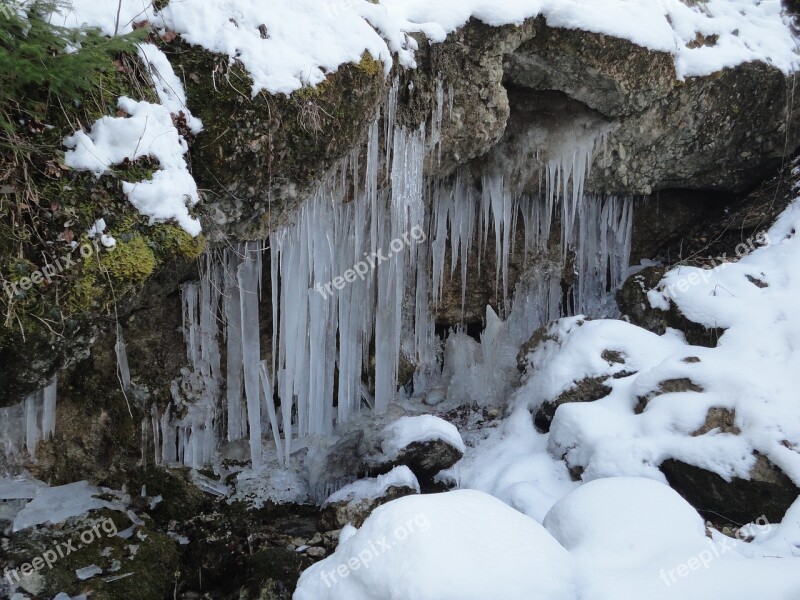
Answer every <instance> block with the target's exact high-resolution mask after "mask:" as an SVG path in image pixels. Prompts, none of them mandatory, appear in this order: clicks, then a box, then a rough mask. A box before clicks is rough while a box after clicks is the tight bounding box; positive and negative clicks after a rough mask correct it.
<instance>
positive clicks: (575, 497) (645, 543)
mask: <svg viewBox="0 0 800 600" xmlns="http://www.w3.org/2000/svg"><path fill="white" fill-rule="evenodd" d="M623 523H624V527H623V526H621V524H623ZM543 525H544V527H545V528H546V529H547V530H548V531H549V532H550V533H551V534H552V535H553V537H555V538H556V539H557V540H558V541H559V543H561V545H562V546H564V547H565V548H566V549H567V550H569V551H570V552H572V553H573V555H575V556H577V557H580V558H581V560H584V561H585V562H586V563H587V564H592V565H595V566H601V567H603V568H609V569H616V568H629V567H635V566H642V565H647V564H648V563H652V562H657V561H659V560H663V558H664V557H665V556H669V555H670V553H673V552H676V553H677V554H678V555H680V553H681V552H684V553H685V552H686V550H687V548H688V549H690V550H692V549H694V548H695V546H696V547H697V550H700V549H702V547H703V545H704V544H705V542H704V540H706V537H705V524H704V523H703V519H702V518H701V517H700V515H698V514H697V511H695V510H694V509H693V508H692V507H691V506H689V504H687V503H686V501H685V500H684V499H683V498H681V497H680V496H679V495H678V493H677V492H675V491H674V490H672V489H671V488H670V487H668V486H666V485H664V484H662V483H658V482H655V481H652V480H649V479H641V478H635V477H615V478H611V479H598V480H595V481H592V482H589V483H587V484H586V485H583V486H581V487H579V488H578V489H576V490H575V491H574V492H572V493H571V494H569V495H568V496H567V497H565V498H563V499H561V500H559V501H558V502H557V503H556V504H555V506H553V508H551V509H550V511H549V512H548V513H547V516H546V517H545V519H544V521H543ZM632 532H636V536H633V535H631V534H632ZM690 553H692V552H691V551H690Z"/></svg>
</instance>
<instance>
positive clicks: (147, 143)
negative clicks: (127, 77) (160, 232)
mask: <svg viewBox="0 0 800 600" xmlns="http://www.w3.org/2000/svg"><path fill="white" fill-rule="evenodd" d="M118 105H119V108H120V109H121V110H122V111H124V112H125V113H127V115H129V116H127V117H109V116H106V117H102V118H101V119H99V120H98V121H96V122H95V123H94V124H93V125H92V129H91V131H90V132H89V133H88V134H87V133H85V132H84V131H77V132H75V133H74V134H73V135H71V136H68V137H67V138H65V140H64V145H65V146H66V147H67V148H69V150H68V151H67V153H66V155H65V157H64V163H65V164H66V165H67V166H68V167H71V168H73V169H77V170H81V171H91V172H93V173H94V174H95V176H96V177H98V178H99V177H100V176H102V175H103V174H105V173H107V172H108V171H109V170H110V168H111V167H112V166H114V165H119V164H121V163H122V162H123V161H125V160H126V159H128V160H129V161H131V162H133V161H135V160H138V159H140V158H142V157H145V156H149V157H152V158H154V159H155V160H156V161H158V163H159V170H157V171H156V172H155V173H154V175H153V177H152V178H151V179H149V180H146V181H140V182H135V183H131V182H123V184H122V190H123V192H124V193H125V195H126V196H127V197H128V200H130V202H131V204H133V205H134V206H135V207H136V208H137V209H138V210H139V212H141V213H142V214H143V215H146V216H148V217H150V220H151V222H164V221H168V220H172V219H174V220H176V221H177V222H178V224H179V225H180V226H181V227H183V228H184V229H185V230H186V231H187V232H188V233H190V234H191V235H193V236H196V235H198V234H199V233H200V222H199V221H198V220H197V219H195V218H194V217H192V216H190V214H189V210H188V207H192V206H195V205H196V204H197V203H198V202H199V201H200V199H199V197H198V192H197V185H196V184H195V182H194V179H193V178H192V176H191V174H190V173H189V168H188V166H187V164H186V161H185V160H184V158H183V155H184V154H186V152H188V150H189V147H188V145H187V144H186V140H184V139H183V137H182V136H181V135H180V134H179V133H178V130H177V129H176V128H175V125H174V124H173V122H172V115H171V114H170V112H169V110H168V109H167V108H165V107H164V106H161V105H158V104H151V103H149V102H137V101H136V100H132V99H131V98H127V97H124V96H123V97H122V98H120V99H119V103H118Z"/></svg>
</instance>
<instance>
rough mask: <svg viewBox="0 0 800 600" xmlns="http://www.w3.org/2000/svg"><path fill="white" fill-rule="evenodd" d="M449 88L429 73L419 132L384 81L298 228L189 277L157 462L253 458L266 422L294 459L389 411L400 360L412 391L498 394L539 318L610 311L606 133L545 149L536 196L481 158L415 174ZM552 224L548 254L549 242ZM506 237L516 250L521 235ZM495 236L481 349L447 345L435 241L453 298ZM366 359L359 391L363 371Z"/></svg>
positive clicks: (625, 235) (612, 219) (623, 229)
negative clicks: (473, 165) (226, 445)
mask: <svg viewBox="0 0 800 600" xmlns="http://www.w3.org/2000/svg"><path fill="white" fill-rule="evenodd" d="M444 89H445V88H444V85H443V84H442V83H441V82H440V83H439V85H438V86H437V100H438V105H437V107H436V109H435V111H434V113H433V115H432V118H431V122H430V125H429V127H426V126H425V125H423V126H421V127H420V128H419V129H416V130H413V131H409V130H407V129H405V128H403V127H402V126H399V125H398V124H397V123H396V122H395V117H396V114H397V98H398V91H399V90H398V83H397V82H395V84H394V85H393V87H392V89H391V92H390V96H389V100H388V102H387V104H386V106H385V107H384V108H383V110H382V111H381V113H380V114H378V115H376V117H375V120H374V121H373V123H372V125H371V127H370V129H369V135H368V141H367V145H366V148H365V149H362V150H361V151H358V150H357V151H354V152H353V153H351V154H350V155H349V156H348V157H346V158H345V159H344V160H343V161H342V162H341V164H340V165H339V166H338V167H337V168H336V169H335V170H334V172H333V173H332V174H331V175H330V177H328V178H327V180H326V181H325V182H324V183H323V184H322V185H320V187H319V188H318V189H317V190H316V191H315V192H314V193H313V195H312V196H311V198H309V199H308V200H307V201H306V202H305V203H303V205H302V207H301V208H300V209H299V211H298V213H297V214H296V216H295V219H294V222H293V223H292V224H289V225H287V226H285V227H283V228H281V229H279V230H278V231H276V232H275V233H274V234H273V235H272V236H271V238H270V240H269V243H268V245H267V244H266V243H265V242H250V243H246V244H240V245H238V246H236V247H233V248H229V249H227V250H226V251H224V252H223V253H221V254H220V255H219V256H217V257H216V259H215V260H214V261H212V260H209V262H208V264H207V265H206V273H205V275H204V277H203V279H202V281H201V282H200V283H199V284H187V285H186V286H185V287H184V290H183V299H184V312H185V327H184V328H185V331H186V341H187V349H188V356H189V362H190V365H191V369H190V370H189V371H188V372H186V373H184V374H183V376H182V378H180V379H179V380H178V381H176V384H175V386H174V390H173V400H174V403H175V407H176V410H172V411H170V410H168V411H167V412H165V413H164V414H158V411H156V409H155V407H154V408H153V414H152V424H153V432H154V436H155V439H156V442H157V443H156V446H157V451H156V461H157V462H182V463H184V464H191V465H194V466H197V465H200V464H202V463H203V462H204V461H207V460H208V459H209V458H210V456H211V454H212V453H213V450H214V446H215V444H216V443H217V441H218V440H220V439H226V440H227V441H228V442H235V441H237V440H247V441H248V442H249V450H250V458H251V461H252V464H253V466H254V467H257V466H259V465H260V464H262V462H263V461H264V460H265V456H269V458H272V457H271V456H270V455H268V454H267V455H265V454H264V452H263V447H262V444H263V443H264V440H263V439H262V438H263V436H264V435H265V434H266V430H267V429H269V430H270V431H271V434H272V435H271V438H272V442H271V443H270V444H269V445H270V446H272V443H274V453H275V456H274V458H275V459H277V460H278V461H279V462H280V463H282V464H288V462H289V459H290V457H291V455H292V452H293V451H294V450H296V449H298V448H301V447H304V446H305V445H306V444H307V443H308V441H309V440H310V439H313V437H315V436H328V435H330V434H331V433H332V431H333V428H334V426H335V425H337V424H340V423H344V422H346V421H348V420H350V419H352V418H353V417H354V415H355V414H356V413H358V412H359V411H360V410H361V409H362V407H363V406H369V407H370V408H371V409H373V410H374V411H375V412H377V413H382V412H384V411H385V410H386V409H387V407H388V405H389V404H390V403H391V402H392V401H393V400H394V399H395V397H396V394H397V388H398V369H399V364H400V359H401V355H402V356H405V357H406V358H407V359H408V360H410V361H411V362H413V363H414V364H415V366H416V373H415V376H414V382H413V385H414V393H415V395H418V396H419V395H422V394H424V392H425V390H426V389H432V388H434V387H436V386H439V387H444V388H447V389H448V390H449V391H448V393H447V396H448V397H460V398H464V399H469V398H472V399H473V400H475V401H481V402H493V401H496V400H501V399H502V398H503V395H504V394H505V389H506V386H507V385H508V382H509V381H513V377H512V376H510V375H509V372H510V371H514V372H515V357H516V352H517V350H518V348H519V346H520V344H521V343H523V342H524V341H526V340H527V339H528V338H529V337H530V335H531V334H532V333H533V331H534V330H535V329H536V327H538V326H539V325H541V324H543V323H545V322H547V321H548V320H551V319H554V318H557V317H559V316H561V315H562V314H570V313H573V312H586V313H594V312H595V311H601V310H603V309H604V302H605V301H606V300H607V298H608V295H609V292H611V291H612V290H613V289H614V288H615V287H616V286H617V285H618V284H619V283H621V281H622V277H623V276H624V272H625V269H626V268H627V265H628V257H629V252H630V250H629V248H630V237H631V223H632V202H631V201H630V199H618V198H613V197H610V198H594V197H585V195H584V190H583V188H584V182H585V181H586V179H587V177H588V175H589V169H590V167H591V165H592V162H593V157H594V153H595V152H596V150H597V149H598V148H599V147H600V145H601V144H603V143H604V141H605V138H604V135H605V134H604V132H602V131H600V132H594V133H591V134H584V135H583V137H582V138H580V137H578V136H573V137H572V138H567V139H568V142H566V143H564V144H563V147H561V146H559V147H558V148H555V149H554V148H549V151H550V155H555V158H552V159H551V160H550V161H549V162H548V164H547V166H546V168H545V169H544V170H543V171H542V173H541V175H540V181H541V185H540V188H541V190H540V193H539V194H537V195H533V196H531V195H523V194H519V193H516V192H515V191H514V190H513V189H512V186H511V185H510V180H511V179H516V178H517V177H516V175H514V176H513V177H512V176H506V175H504V174H503V173H500V172H495V171H492V170H491V169H490V168H487V171H486V172H485V173H483V175H482V177H481V178H480V185H479V186H477V187H476V186H475V185H473V184H472V181H473V180H474V177H472V176H470V175H469V174H467V173H466V172H465V173H460V174H457V175H456V176H454V177H453V178H451V179H450V180H448V181H427V180H426V178H425V176H424V168H423V166H424V164H425V161H426V160H433V161H439V160H440V155H441V145H442V131H443V119H444V116H445V112H446V111H445V107H446V106H447V105H448V104H449V103H450V102H452V99H451V98H447V97H446V96H447V94H446V93H445V91H444ZM556 223H558V224H560V234H559V235H560V242H561V248H562V251H561V252H560V253H558V252H551V251H550V246H551V245H552V241H551V237H552V236H551V233H552V232H553V231H555V228H554V225H555V224H556ZM520 230H521V231H520ZM518 232H520V233H523V234H524V235H521V236H518ZM412 234H413V235H412ZM518 237H519V238H520V240H521V242H520V243H521V244H523V245H524V247H523V248H517V247H515V246H516V245H517V239H518ZM492 241H493V245H494V253H495V263H496V270H495V272H494V278H495V285H496V288H497V290H498V297H499V298H502V299H503V304H502V305H501V306H499V307H498V308H499V311H498V312H499V316H498V314H496V313H495V312H494V311H493V310H492V309H491V308H487V314H486V329H485V331H484V332H483V334H482V335H481V339H480V343H478V342H477V341H475V340H473V339H471V338H468V337H467V336H466V335H465V334H463V333H453V334H451V336H450V338H449V339H448V341H447V342H446V344H444V351H443V345H442V341H441V340H440V339H439V338H438V337H437V335H436V332H435V327H434V322H433V317H432V313H433V309H434V308H435V307H436V306H437V305H438V304H439V303H440V302H441V300H442V292H443V286H444V282H445V279H446V278H447V277H448V273H447V272H446V270H447V269H446V266H445V260H446V255H447V249H448V247H449V248H450V250H451V251H450V264H449V276H451V277H452V276H453V275H454V274H455V273H456V271H458V272H459V274H460V278H461V282H462V289H461V303H462V308H463V305H464V302H465V298H466V285H467V281H468V273H469V270H468V269H469V260H471V259H470V257H471V256H475V253H474V252H473V249H476V250H477V257H478V258H477V260H478V265H477V267H478V269H480V262H481V259H482V257H483V256H485V253H486V252H490V245H491V244H492ZM520 255H521V256H522V258H523V262H524V263H525V265H527V261H528V258H529V256H530V257H533V256H536V257H537V269H536V270H535V271H534V272H529V273H527V274H526V275H524V276H523V277H522V279H521V280H520V281H519V282H518V283H517V285H516V288H515V289H514V290H509V286H510V282H509V263H510V261H511V259H512V257H513V256H520ZM265 256H268V260H269V267H268V270H269V281H268V282H267V281H266V280H265V278H266V274H265V273H264V275H263V276H262V270H266V269H263V260H264V257H265ZM545 256H546V257H547V259H546V260H545V258H544V257H545ZM473 260H474V259H473ZM567 264H569V265H574V269H575V272H576V277H575V281H576V283H575V284H574V286H573V287H572V289H570V290H569V291H568V293H567V294H566V298H567V301H566V302H565V300H564V298H565V294H563V293H562V292H563V291H562V287H561V286H562V273H563V270H564V268H565V265H567ZM262 285H265V286H266V285H268V287H269V301H270V310H271V322H272V339H271V348H270V349H267V348H262V338H261V336H260V331H259V327H260V323H261V322H262V321H263V319H262V318H261V317H262V315H260V305H263V304H262V303H261V302H260V299H261V292H262ZM500 292H502V295H501V294H500ZM218 323H222V324H224V329H221V328H220V325H219V324H218ZM223 334H224V335H223ZM223 337H224V341H225V344H226V352H225V356H226V364H225V365H224V369H222V365H220V348H219V346H218V342H219V340H221V339H223ZM265 355H270V358H269V360H266V361H265V360H262V358H261V357H262V356H265ZM373 358H374V364H373V363H372V362H371V360H372V359H373ZM373 368H374V371H372V369H373ZM223 370H224V373H225V378H224V379H225V381H226V391H225V398H224V400H223V399H222V398H221V397H220V390H221V387H220V381H222V378H221V376H220V372H221V371H223ZM371 371H372V372H373V373H374V375H373V377H374V380H372V381H371V382H369V385H368V384H367V383H365V382H364V374H365V373H368V372H371ZM370 387H372V389H374V396H373V395H372V394H371V393H370ZM276 400H277V402H278V403H279V404H277V403H276ZM179 414H180V415H182V416H181V417H180V418H178V416H177V415H179ZM215 436H216V437H215Z"/></svg>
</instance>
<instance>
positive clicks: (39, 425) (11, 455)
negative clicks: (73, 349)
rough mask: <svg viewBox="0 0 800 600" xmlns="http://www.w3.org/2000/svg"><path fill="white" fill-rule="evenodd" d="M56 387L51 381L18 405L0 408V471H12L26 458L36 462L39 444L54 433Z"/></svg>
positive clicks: (54, 381)
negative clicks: (2, 458) (0, 455)
mask: <svg viewBox="0 0 800 600" xmlns="http://www.w3.org/2000/svg"><path fill="white" fill-rule="evenodd" d="M56 386H57V377H54V378H53V379H52V380H51V381H50V383H48V384H47V385H46V386H45V387H44V388H42V389H40V390H38V391H36V392H34V393H33V394H31V395H29V396H28V397H27V398H25V400H23V401H22V402H20V403H19V404H15V405H12V406H8V407H6V408H0V444H1V445H0V449H2V457H4V463H2V462H0V470H5V471H9V472H11V471H14V470H15V465H19V464H21V461H22V460H23V459H24V457H25V456H26V455H27V456H28V457H30V458H35V457H36V447H37V446H38V445H39V442H40V441H41V440H46V439H48V438H49V437H50V436H52V435H53V434H54V433H55V431H56Z"/></svg>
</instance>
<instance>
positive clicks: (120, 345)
mask: <svg viewBox="0 0 800 600" xmlns="http://www.w3.org/2000/svg"><path fill="white" fill-rule="evenodd" d="M114 352H115V353H116V355H117V375H118V377H119V380H120V383H121V384H122V389H123V390H128V389H129V388H130V387H131V371H130V368H129V367H128V352H127V350H126V347H125V340H124V339H123V337H122V327H121V326H120V324H119V323H117V341H116V343H115V344H114Z"/></svg>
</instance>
